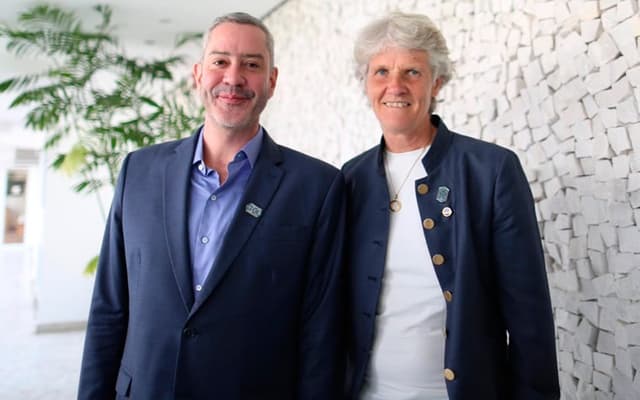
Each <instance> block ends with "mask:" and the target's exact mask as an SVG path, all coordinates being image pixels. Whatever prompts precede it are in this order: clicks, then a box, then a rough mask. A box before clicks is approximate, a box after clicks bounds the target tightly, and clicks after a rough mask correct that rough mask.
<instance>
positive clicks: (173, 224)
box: [162, 127, 201, 312]
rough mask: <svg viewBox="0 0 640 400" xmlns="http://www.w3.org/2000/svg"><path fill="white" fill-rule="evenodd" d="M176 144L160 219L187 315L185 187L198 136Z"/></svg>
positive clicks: (189, 275)
mask: <svg viewBox="0 0 640 400" xmlns="http://www.w3.org/2000/svg"><path fill="white" fill-rule="evenodd" d="M200 128H201V127H200ZM200 128H198V129H196V130H195V132H194V133H193V135H191V137H189V138H187V139H185V140H182V141H180V142H178V144H177V146H176V147H175V149H174V152H173V154H172V157H170V158H169V162H167V165H166V167H165V174H164V183H163V184H164V186H163V188H162V193H163V196H164V199H163V200H164V201H163V205H164V208H163V215H164V221H165V232H166V241H167V248H168V249H169V259H170V262H171V268H172V269H173V275H174V277H175V279H176V282H177V284H178V290H179V292H180V296H181V297H182V301H183V303H184V306H185V309H186V311H187V312H189V310H190V309H191V307H192V306H193V302H194V297H193V284H192V273H191V255H190V252H189V222H188V221H189V215H188V212H189V207H188V204H189V185H190V181H191V161H192V160H193V153H194V151H195V148H196V145H197V141H198V132H199V131H200Z"/></svg>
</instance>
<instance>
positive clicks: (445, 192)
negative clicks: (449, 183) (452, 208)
mask: <svg viewBox="0 0 640 400" xmlns="http://www.w3.org/2000/svg"><path fill="white" fill-rule="evenodd" d="M449 192H450V190H449V188H448V187H446V186H440V187H439V188H438V194H437V195H436V201H437V202H438V203H445V202H446V201H447V199H449Z"/></svg>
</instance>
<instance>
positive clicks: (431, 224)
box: [422, 218, 436, 231]
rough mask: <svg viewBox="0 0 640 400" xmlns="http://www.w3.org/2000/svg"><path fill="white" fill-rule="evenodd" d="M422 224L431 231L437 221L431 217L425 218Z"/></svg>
mask: <svg viewBox="0 0 640 400" xmlns="http://www.w3.org/2000/svg"><path fill="white" fill-rule="evenodd" d="M422 226H424V229H426V230H429V231H430V230H431V229H433V227H434V226H436V223H435V222H434V221H433V220H432V219H431V218H425V220H424V221H422Z"/></svg>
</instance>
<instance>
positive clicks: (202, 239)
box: [200, 236, 209, 244]
mask: <svg viewBox="0 0 640 400" xmlns="http://www.w3.org/2000/svg"><path fill="white" fill-rule="evenodd" d="M200 241H201V242H202V244H207V243H209V238H208V237H206V236H203V237H202V238H201V239H200Z"/></svg>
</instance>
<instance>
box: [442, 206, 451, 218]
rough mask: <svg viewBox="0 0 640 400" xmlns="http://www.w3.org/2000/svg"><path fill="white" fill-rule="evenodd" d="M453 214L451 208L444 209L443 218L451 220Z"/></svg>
mask: <svg viewBox="0 0 640 400" xmlns="http://www.w3.org/2000/svg"><path fill="white" fill-rule="evenodd" d="M452 214H453V210H452V209H451V207H445V208H443V209H442V216H443V217H445V218H449V217H450V216H451V215H452Z"/></svg>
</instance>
